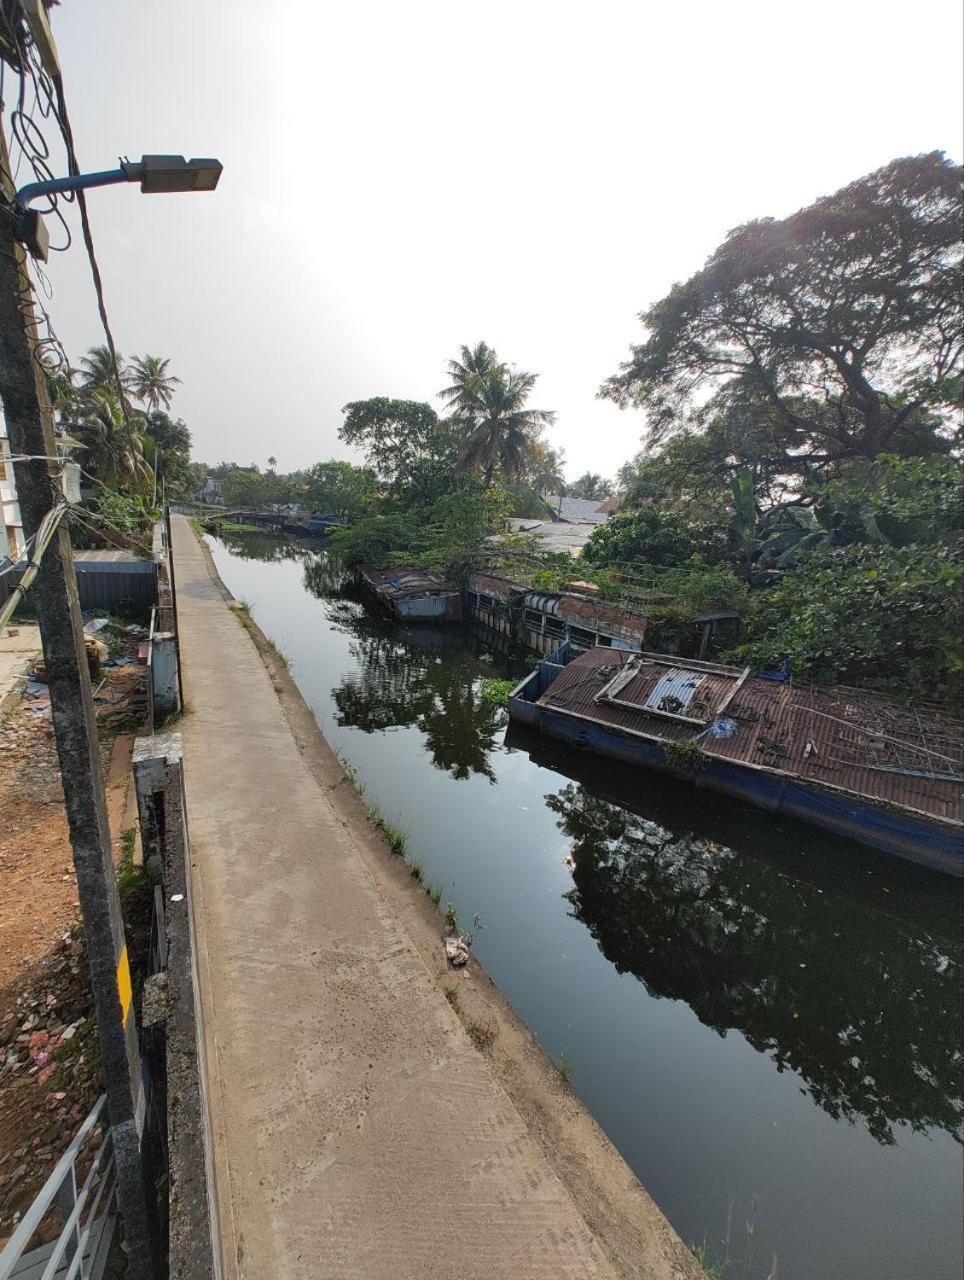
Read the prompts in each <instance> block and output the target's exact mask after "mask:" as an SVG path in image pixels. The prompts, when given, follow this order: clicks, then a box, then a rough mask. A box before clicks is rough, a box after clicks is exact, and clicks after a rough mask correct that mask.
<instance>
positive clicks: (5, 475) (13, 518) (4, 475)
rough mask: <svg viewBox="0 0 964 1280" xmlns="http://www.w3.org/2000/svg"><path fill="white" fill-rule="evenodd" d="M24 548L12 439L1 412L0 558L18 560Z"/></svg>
mask: <svg viewBox="0 0 964 1280" xmlns="http://www.w3.org/2000/svg"><path fill="white" fill-rule="evenodd" d="M24 550H25V545H24V536H23V521H22V520H21V518H20V503H19V502H18V501H17V485H16V481H15V480H14V477H13V463H12V462H11V461H10V440H9V438H8V436H7V424H6V422H5V421H4V419H3V414H2V412H0V560H3V559H4V557H9V558H10V559H11V560H16V559H17V557H18V556H21V555H23V552H24Z"/></svg>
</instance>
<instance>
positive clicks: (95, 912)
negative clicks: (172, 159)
mask: <svg viewBox="0 0 964 1280" xmlns="http://www.w3.org/2000/svg"><path fill="white" fill-rule="evenodd" d="M0 187H2V207H0V398H2V400H3V408H4V413H5V415H6V421H7V429H8V432H9V436H10V445H11V449H12V451H13V453H14V455H18V454H20V455H31V456H35V455H42V456H43V457H47V458H50V457H53V456H55V454H56V445H55V439H54V429H53V414H52V411H51V407H50V400H49V397H48V394H47V384H46V379H45V375H44V373H43V370H42V369H41V367H40V365H39V364H38V362H37V361H36V359H35V358H34V353H35V350H36V338H37V333H36V322H35V319H34V310H33V301H32V299H33V294H32V291H31V288H30V281H29V277H28V275H27V270H26V264H25V260H24V250H23V248H22V246H21V245H20V244H19V243H18V242H17V241H16V240H14V238H13V218H12V217H11V210H12V200H13V197H14V194H15V189H14V185H13V181H12V178H11V174H10V161H9V156H8V153H7V145H6V140H5V139H4V138H3V131H2V129H0ZM14 474H15V476H16V481H17V493H18V497H19V500H20V509H21V513H22V517H23V529H24V535H25V536H26V537H28V538H29V537H31V536H32V535H33V534H34V533H35V532H36V530H37V528H38V526H39V525H40V522H41V520H42V519H43V518H44V516H45V515H46V514H47V512H48V511H49V510H50V509H51V507H52V506H53V505H54V503H55V502H56V500H57V491H58V490H59V485H60V481H59V476H58V475H57V471H56V464H51V463H49V462H46V461H31V462H18V463H16V464H15V471H14ZM31 598H32V599H33V601H34V602H35V604H36V608H37V613H38V615H39V619H40V635H41V639H42V641H43V651H44V661H45V665H46V669H47V680H48V684H49V687H50V704H51V708H52V714H53V726H54V733H55V735H56V739H57V754H58V756H59V757H60V771H61V776H62V778H63V786H64V799H65V801H66V806H67V823H68V827H69V831H70V843H71V846H72V848H73V855H74V867H75V869H76V873H77V889H78V893H79V897H80V907H81V912H82V915H83V922H84V935H85V939H86V944H87V958H88V961H89V963H90V976H91V984H92V987H93V993H94V1005H95V1009H96V1013H97V1026H98V1030H99V1032H100V1046H101V1058H102V1060H103V1068H104V1077H105V1080H106V1084H107V1102H108V1109H109V1113H110V1124H111V1137H112V1140H113V1145H114V1155H115V1159H116V1162H117V1192H118V1199H119V1202H120V1210H121V1216H122V1220H123V1224H124V1234H125V1238H126V1243H127V1248H128V1264H127V1275H128V1276H129V1277H130V1280H154V1277H155V1276H156V1274H157V1268H156V1257H157V1252H156V1234H155V1231H154V1225H155V1216H156V1215H155V1211H154V1204H155V1201H154V1196H153V1194H152V1192H151V1190H150V1189H149V1188H148V1186H147V1184H146V1179H145V1174H144V1165H143V1161H142V1158H141V1135H142V1132H143V1126H144V1092H143V1086H142V1082H141V1064H140V1054H139V1050H138V1040H137V1020H136V1018H135V1015H134V1010H133V1008H132V1004H131V980H130V969H129V966H128V958H127V946H126V942H125V938H124V925H123V921H122V918H121V907H120V898H119V896H118V892H117V876H116V873H115V869H114V860H113V855H112V851H111V840H110V829H109V827H108V823H107V806H106V800H105V794H104V779H103V774H102V769H101V758H100V747H99V743H98V738H97V721H96V716H95V712H94V703H93V698H92V696H91V687H90V674H89V671H88V667H87V655H86V651H85V647H84V630H83V622H82V620H81V616H80V604H79V602H78V598H77V582H76V579H75V577H74V565H73V557H72V554H71V549H70V537H69V535H68V532H67V526H66V521H62V522H61V524H60V526H59V527H58V529H57V531H56V533H55V535H54V538H53V540H52V541H51V543H50V545H49V546H48V548H47V551H46V553H45V555H44V557H43V560H42V562H41V565H40V571H39V573H38V575H37V579H36V582H35V583H34V585H33V587H32V588H31Z"/></svg>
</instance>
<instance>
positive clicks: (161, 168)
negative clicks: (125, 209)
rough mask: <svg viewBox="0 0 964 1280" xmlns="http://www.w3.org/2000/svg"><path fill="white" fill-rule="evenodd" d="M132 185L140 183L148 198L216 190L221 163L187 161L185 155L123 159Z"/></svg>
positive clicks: (122, 162)
mask: <svg viewBox="0 0 964 1280" xmlns="http://www.w3.org/2000/svg"><path fill="white" fill-rule="evenodd" d="M121 168H122V169H123V170H124V174H125V177H126V179H127V181H128V182H140V184H141V191H143V192H144V193H145V194H147V195H154V194H160V193H162V192H168V191H213V190H214V188H215V187H216V186H217V185H218V179H219V178H220V177H221V169H222V165H221V162H220V160H203V159H202V160H198V159H194V160H185V159H184V157H183V156H143V157H142V158H141V159H140V160H139V161H137V160H135V161H131V160H122V161H121Z"/></svg>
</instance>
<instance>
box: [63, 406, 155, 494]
mask: <svg viewBox="0 0 964 1280" xmlns="http://www.w3.org/2000/svg"><path fill="white" fill-rule="evenodd" d="M81 413H82V416H81V417H80V419H79V421H78V422H76V423H74V424H73V425H72V428H71V430H72V433H73V435H74V436H76V438H77V440H78V441H79V442H80V443H81V445H82V446H83V453H82V454H81V459H80V465H81V466H82V467H83V469H84V470H85V471H86V472H88V474H90V475H93V476H94V477H96V479H98V480H100V481H101V482H102V483H103V484H105V485H107V486H108V487H109V488H111V489H126V490H128V491H130V490H134V491H136V490H139V489H142V488H144V487H146V485H147V483H148V481H149V480H150V476H151V468H150V467H149V466H148V464H147V461H146V459H145V457H144V437H143V433H142V430H141V419H140V418H139V417H138V416H136V415H135V416H131V415H125V413H124V411H123V410H122V409H121V407H120V405H119V404H118V402H117V397H116V395H114V393H113V392H112V391H111V390H110V389H109V388H108V389H102V388H97V389H96V390H93V391H92V392H91V393H90V395H89V397H88V398H87V400H86V403H85V404H84V406H83V409H82V411H81Z"/></svg>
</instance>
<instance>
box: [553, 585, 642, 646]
mask: <svg viewBox="0 0 964 1280" xmlns="http://www.w3.org/2000/svg"><path fill="white" fill-rule="evenodd" d="M556 613H557V614H558V616H559V617H560V618H562V620H563V621H564V622H568V623H569V624H570V625H573V626H577V627H584V628H586V630H588V631H598V632H601V633H602V634H603V635H615V636H619V637H620V638H622V639H624V640H634V641H637V642H638V643H640V644H641V643H642V641H643V637H644V636H645V635H646V626H647V620H646V618H645V617H644V616H643V615H642V614H640V613H630V611H629V610H628V609H621V608H619V606H618V605H614V604H609V603H608V602H607V601H605V600H587V599H584V598H583V597H582V596H570V595H563V596H560V597H559V604H558V607H557V609H556Z"/></svg>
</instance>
